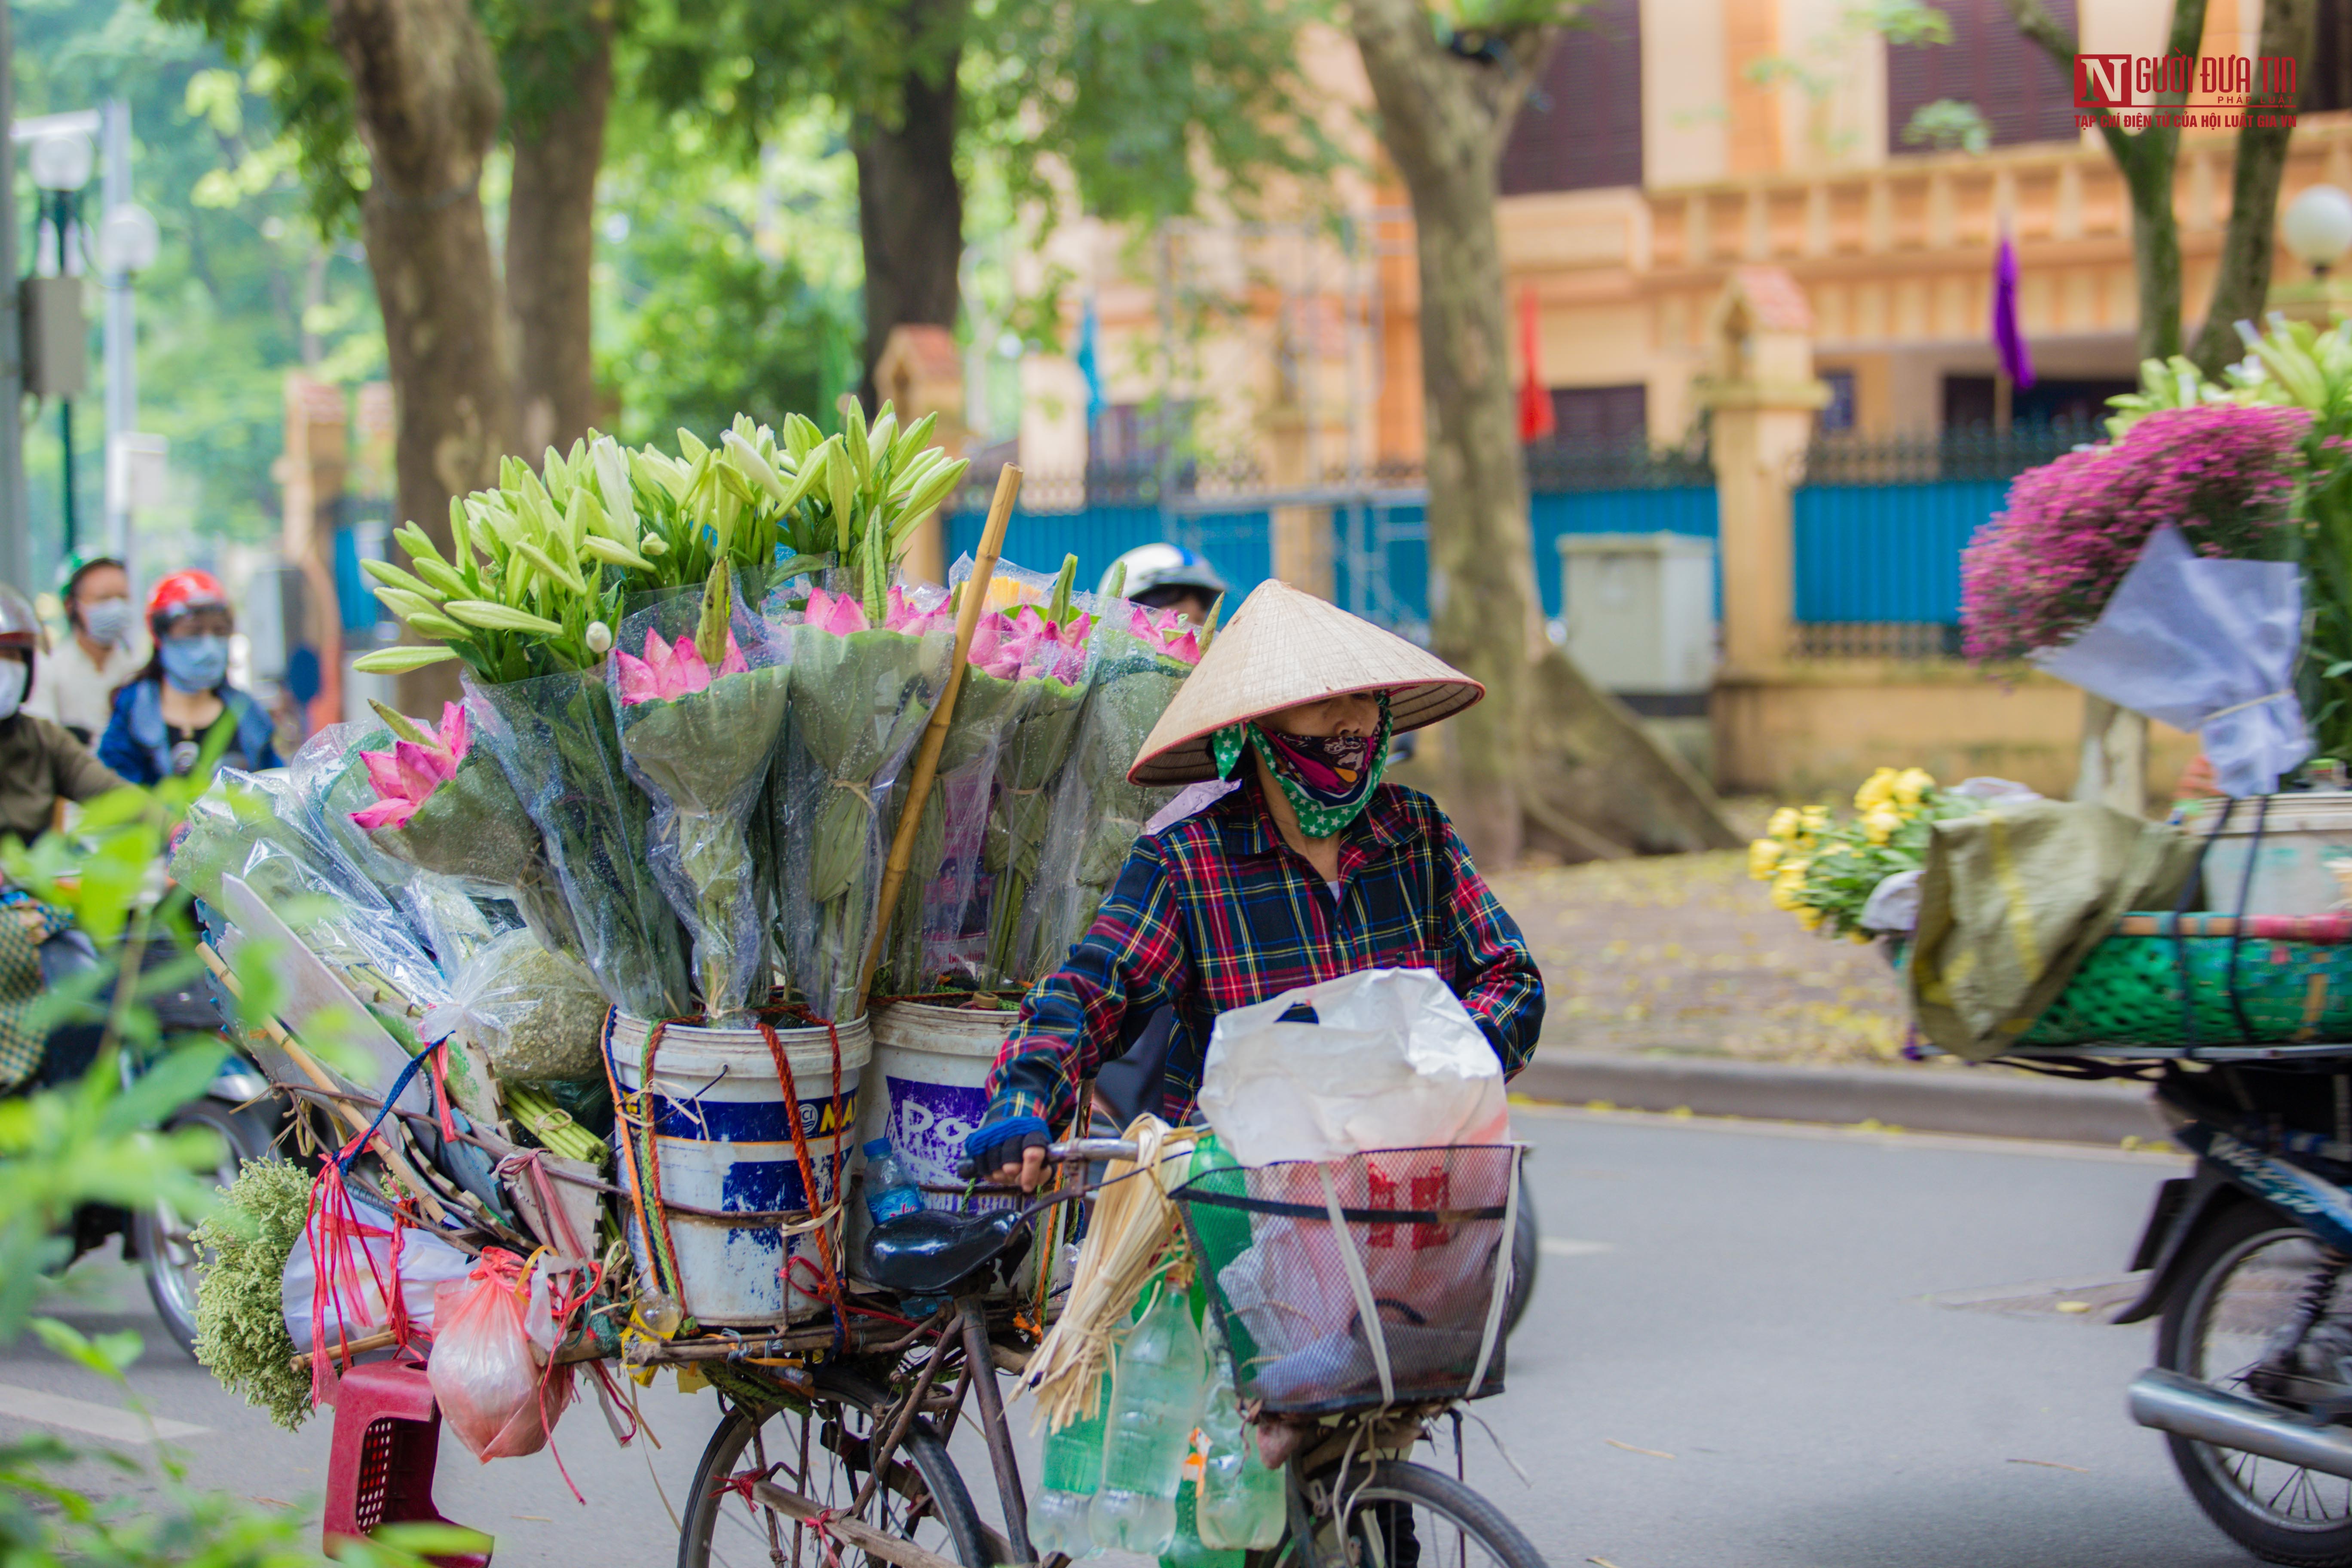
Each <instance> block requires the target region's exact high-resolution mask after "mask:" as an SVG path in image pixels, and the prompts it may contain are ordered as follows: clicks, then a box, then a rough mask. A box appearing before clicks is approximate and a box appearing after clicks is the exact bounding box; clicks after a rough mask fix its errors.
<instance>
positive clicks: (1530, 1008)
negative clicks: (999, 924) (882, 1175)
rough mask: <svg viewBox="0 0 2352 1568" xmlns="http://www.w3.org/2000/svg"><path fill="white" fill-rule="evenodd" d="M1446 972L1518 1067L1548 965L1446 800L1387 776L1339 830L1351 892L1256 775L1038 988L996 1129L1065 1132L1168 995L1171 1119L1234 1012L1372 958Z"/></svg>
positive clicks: (999, 1091)
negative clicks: (1294, 837) (1329, 878)
mask: <svg viewBox="0 0 2352 1568" xmlns="http://www.w3.org/2000/svg"><path fill="white" fill-rule="evenodd" d="M1371 968H1386V969H1433V970H1435V971H1436V972H1437V973H1439V974H1441V975H1443V976H1444V979H1445V983H1446V984H1448V985H1449V986H1451V987H1452V988H1453V990H1454V994H1455V995H1457V996H1459V997H1460V998H1461V999H1462V1004H1463V1005H1464V1006H1465V1007H1466V1008H1467V1009H1468V1010H1469V1013H1470V1016H1471V1017H1473V1018H1474V1019H1475V1020H1476V1021H1477V1024H1478V1026H1479V1028H1480V1029H1481V1030H1483V1031H1484V1032H1485V1034H1486V1038H1487V1040H1488V1041H1489V1042H1490V1043H1491V1044H1492V1045H1493V1046H1494V1047H1495V1054H1496V1057H1498V1058H1501V1060H1502V1063H1503V1070H1504V1072H1505V1073H1506V1074H1513V1073H1517V1071H1518V1070H1519V1068H1522V1067H1524V1066H1526V1065H1527V1060H1528V1056H1529V1055H1530V1054H1532V1053H1533V1051H1534V1050H1535V1046H1536V1037H1537V1035H1538V1033H1539V1032H1540V1031H1541V1029H1542V1026H1543V1005H1544V999H1543V976H1542V975H1541V974H1540V973H1538V972H1537V969H1536V963H1535V959H1534V957H1533V956H1532V955H1531V954H1530V953H1529V952H1528V944H1527V940H1526V939H1525V938H1524V937H1522V936H1521V935H1520V934H1519V928H1518V927H1517V924H1515V923H1514V922H1513V921H1512V920H1511V917H1510V916H1509V915H1507V914H1506V913H1504V912H1503V907H1502V905H1500V904H1499V903H1497V902H1496V900H1495V895H1494V894H1493V893H1492V892H1490V891H1488V890H1487V888H1486V882H1485V880H1484V879H1481V878H1480V877H1479V875H1478V871H1477V868H1475V866H1473V865H1472V864H1471V863H1470V856H1469V852H1468V851H1467V850H1466V849H1465V848H1464V847H1463V844H1462V839H1461V837H1460V836H1459V835H1457V834H1456V833H1455V832H1454V825H1453V824H1452V823H1451V822H1449V821H1447V820H1446V817H1445V814H1444V812H1442V811H1440V810H1438V809H1437V804H1436V803H1435V802H1434V801H1433V800H1431V799H1430V798H1429V797H1428V796H1427V795H1422V794H1420V793H1419V792H1417V791H1414V790H1409V789H1404V788H1401V787H1399V786H1398V785H1395V784H1382V785H1381V786H1380V789H1379V791H1378V792H1377V793H1376V794H1375V795H1373V797H1372V800H1371V802H1370V805H1367V806H1366V807H1365V808H1364V810H1363V812H1362V813H1361V814H1360V816H1358V817H1357V818H1356V820H1355V821H1353V822H1351V823H1349V825H1348V826H1347V828H1346V829H1345V830H1344V831H1343V832H1342V833H1341V834H1340V837H1339V896H1338V898H1337V899H1334V897H1333V896H1332V891H1331V888H1330V885H1329V884H1328V883H1326V882H1325V881H1324V880H1323V879H1322V877H1321V876H1320V875H1318V873H1317V871H1316V870H1315V868H1314V867H1313V866H1311V865H1309V864H1308V863H1307V858H1306V857H1304V856H1302V855H1300V854H1299V853H1298V852H1297V850H1295V849H1293V848H1291V847H1289V846H1288V845H1287V844H1286V843H1284V842H1283V839H1282V835H1281V831H1280V829H1278V828H1277V827H1276V826H1275V822H1274V818H1273V816H1271V815H1269V814H1268V812H1267V810H1266V805H1265V794H1264V791H1263V790H1262V789H1261V787H1260V786H1259V784H1258V782H1257V780H1256V779H1255V778H1248V779H1246V780H1245V781H1244V783H1243V784H1242V786H1241V787H1240V788H1239V789H1237V790H1234V792H1233V793H1232V794H1230V795H1226V796H1224V797H1223V798H1222V799H1220V800H1218V801H1216V802H1215V803H1214V804H1213V805H1210V806H1209V807H1208V808H1207V809H1206V810H1204V811H1202V812H1201V813H1199V814H1198V815H1197V816H1190V817H1187V818H1185V819H1184V820H1183V821H1181V822H1178V823H1176V824H1174V825H1172V826H1170V827H1168V828H1167V829H1165V830H1164V831H1162V832H1160V833H1158V834H1154V835H1151V836H1150V837H1144V838H1139V839H1138V840H1137V841H1136V845H1135V847H1134V849H1133V850H1132V851H1130V852H1129V856H1128V859H1127V865H1126V866H1125V867H1124V868H1122V869H1121V870H1120V872H1119V878H1118V884H1117V885H1116V886H1115V887H1113V888H1112V889H1111V892H1110V896H1109V897H1108V898H1107V899H1105V900H1103V906H1102V909H1101V910H1100V911H1099V912H1097V914H1096V916H1095V921H1094V924H1093V926H1092V927H1090V928H1089V929H1088V930H1087V934H1086V938H1085V940H1084V941H1082V942H1079V943H1078V944H1077V945H1076V947H1074V948H1072V949H1071V950H1070V956H1069V958H1068V960H1067V961H1066V963H1064V964H1063V965H1062V967H1061V968H1060V969H1059V970H1057V971H1056V972H1055V973H1052V974H1049V975H1047V976H1046V977H1045V979H1043V980H1041V981H1039V982H1038V983H1037V984H1035V985H1034V986H1033V987H1032V988H1031V989H1030V992H1029V994H1028V995H1027V996H1026V997H1024V998H1023V1000H1022V1004H1021V1018H1020V1021H1019V1023H1017V1024H1016V1025H1015V1026H1013V1033H1012V1035H1011V1036H1010V1037H1008V1038H1007V1039H1006V1040H1005V1042H1004V1047H1003V1050H1002V1051H1000V1052H999V1053H998V1055H997V1058H996V1068H995V1070H994V1071H993V1072H992V1073H991V1074H990V1076H989V1080H988V1087H989V1114H988V1120H989V1121H992V1122H993V1121H1003V1120H1004V1119H1005V1118H1007V1117H1011V1116H1024V1115H1026V1116H1042V1117H1044V1118H1045V1119H1046V1121H1049V1122H1051V1123H1053V1124H1055V1125H1057V1126H1058V1125H1059V1124H1060V1123H1061V1122H1062V1121H1064V1120H1065V1119H1066V1118H1067V1117H1068V1115H1069V1114H1070V1111H1071V1110H1072V1109H1073V1107H1074V1105H1075V1103H1076V1086H1077V1083H1078V1080H1080V1079H1087V1078H1092V1077H1093V1076H1094V1073H1095V1069H1096V1068H1097V1066H1098V1065H1099V1064H1100V1063H1101V1062H1103V1061H1105V1060H1108V1059H1114V1058H1118V1056H1120V1055H1122V1054H1123V1053H1124V1051H1125V1049H1126V1047H1127V1045H1128V1044H1129V1043H1131V1042H1132V1041H1133V1039H1134V1037H1135V1036H1136V1035H1137V1034H1138V1033H1139V1032H1140V1029H1141V1027H1142V1026H1143V1024H1144V1022H1145V1021H1146V1020H1147V1019H1149V1018H1150V1016H1151V1015H1152V1014H1153V1013H1154V1012H1156V1011H1157V1010H1158V1009H1159V1008H1160V1007H1162V1006H1172V1007H1173V1008H1174V1009H1175V1012H1176V1016H1175V1022H1174V1027H1173V1029H1172V1030H1171V1035H1170V1039H1169V1050H1168V1080H1167V1092H1166V1097H1165V1100H1163V1103H1162V1107H1161V1110H1160V1114H1161V1116H1162V1117H1164V1118H1165V1119H1166V1120H1168V1121H1171V1122H1178V1121H1182V1120H1183V1119H1184V1118H1185V1117H1186V1116H1188V1115H1190V1114H1191V1113H1192V1100H1193V1095H1194V1093H1195V1091H1196V1090H1197V1089H1199V1087H1200V1081H1201V1067H1202V1057H1203V1055H1204V1054H1205V1052H1206V1051H1207V1049H1208V1042H1209V1031H1210V1028H1211V1026H1213V1024H1215V1022H1216V1019H1217V1016H1218V1015H1219V1014H1220V1013H1223V1012H1226V1011H1229V1010H1230V1009H1232V1008H1234V1007H1246V1006H1249V1005H1252V1004H1254V1003H1258V1002H1264V1001H1266V1000H1268V999H1270V998H1272V997H1274V996H1277V995H1279V994H1282V993H1283V992H1285V991H1289V990H1292V989H1294V988H1296V987H1297V986H1301V985H1310V984H1315V983H1316V982H1318V981H1322V980H1331V979H1336V978H1338V977H1339V976H1340V975H1342V974H1350V973H1355V972H1356V971H1357V970H1360V969H1371Z"/></svg>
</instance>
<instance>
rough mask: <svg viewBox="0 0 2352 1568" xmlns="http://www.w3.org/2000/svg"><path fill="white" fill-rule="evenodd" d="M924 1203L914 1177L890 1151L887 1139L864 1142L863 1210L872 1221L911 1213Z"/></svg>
mask: <svg viewBox="0 0 2352 1568" xmlns="http://www.w3.org/2000/svg"><path fill="white" fill-rule="evenodd" d="M922 1206H923V1190H922V1189H921V1188H920V1187H919V1186H917V1185H915V1178H914V1177H912V1176H910V1175H908V1174H907V1167H906V1166H904V1165H902V1164H900V1163H898V1155H896V1154H893V1153H892V1152H890V1140H888V1139H887V1138H876V1139H871V1140H869V1141H868V1142H866V1213H867V1214H870V1215H873V1216H874V1223H875V1224H876V1225H880V1224H881V1223H882V1222H883V1221H884V1220H887V1219H897V1218H898V1216H899V1215H902V1214H912V1213H914V1212H915V1210H917V1209H919V1208H921V1207H922Z"/></svg>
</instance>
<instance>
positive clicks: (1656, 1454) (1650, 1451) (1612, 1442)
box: [1601, 1437, 1674, 1459]
mask: <svg viewBox="0 0 2352 1568" xmlns="http://www.w3.org/2000/svg"><path fill="white" fill-rule="evenodd" d="M1601 1441H1602V1442H1604V1443H1606V1444H1608V1445H1609V1446H1610V1447H1612V1448H1622V1449H1624V1450H1625V1451H1626V1452H1627V1453H1629V1454H1647V1455H1649V1456H1650V1458H1654V1459H1671V1458H1674V1456H1673V1455H1672V1454H1666V1453H1661V1452H1660V1451H1659V1450H1657V1449H1655V1448H1637V1447H1634V1446H1633V1444H1631V1443H1620V1442H1619V1441H1618V1440H1617V1439H1616V1438H1614V1437H1603V1438H1601Z"/></svg>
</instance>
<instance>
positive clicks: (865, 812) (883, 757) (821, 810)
mask: <svg viewBox="0 0 2352 1568" xmlns="http://www.w3.org/2000/svg"><path fill="white" fill-rule="evenodd" d="M774 603H775V601H774V600H771V604H772V605H773V604H774ZM781 629H782V634H783V636H784V637H786V639H787V640H789V642H790V643H791V646H792V655H791V663H792V667H793V678H792V699H791V701H790V703H789V704H788V707H789V710H790V719H789V721H788V722H787V723H786V725H785V727H784V743H783V747H782V752H781V753H780V760H781V761H782V764H783V765H782V768H781V769H780V770H778V771H779V772H780V773H781V776H782V790H781V791H780V792H779V793H778V795H777V797H776V800H775V805H777V806H778V807H780V810H781V818H782V832H783V844H782V848H783V854H782V858H781V861H782V866H781V869H782V875H781V877H779V878H778V879H776V880H775V883H774V888H773V897H774V904H773V908H774V909H775V910H776V912H777V921H776V923H777V926H778V927H779V929H780V931H781V934H782V938H783V940H784V943H785V952H786V961H787V966H788V968H789V970H790V972H791V974H792V977H793V981H794V982H795V983H796V984H798V985H799V987H800V989H801V992H802V994H803V996H804V997H805V998H806V999H807V1002H808V1005H809V1006H810V1008H811V1009H812V1010H814V1012H815V1013H816V1014H817V1016H820V1017H825V1018H838V1017H840V1016H841V1015H842V1012H843V1010H844V1009H846V1008H849V1007H852V1006H854V1005H856V996H857V988H858V984H859V982H860V981H861V980H862V979H863V978H864V974H863V971H864V967H865V963H866V945H867V943H868V942H869V941H870V940H871V938H872V935H873V930H874V917H875V911H876V905H877V902H878V901H879V899H880V896H881V880H882V861H883V857H884V854H885V844H884V838H883V827H884V824H885V823H886V822H887V821H889V820H891V814H890V810H889V806H890V793H891V790H892V789H893V787H894V786H895V785H896V784H897V783H898V774H899V772H900V770H901V769H902V768H904V766H905V765H906V763H907V759H908V756H909V754H911V753H912V752H913V751H914V749H915V744H916V742H918V741H919V740H920V739H921V738H922V733H923V726H924V725H926V724H928V723H929V722H930V717H931V708H932V705H933V704H935V703H936V702H937V701H938V700H939V696H940V687H941V685H942V684H943V682H944V681H945V679H946V676H947V665H948V659H949V658H950V655H951V654H952V653H953V651H954V640H955V639H954V633H953V630H952V629H951V628H950V627H949V626H946V625H945V624H944V620H943V618H934V619H931V620H929V621H928V622H927V623H926V624H925V625H924V626H923V629H922V630H921V631H920V633H919V635H916V634H910V633H908V632H897V631H891V630H889V629H888V628H887V627H883V628H867V627H866V626H865V618H864V615H863V613H862V612H860V611H857V610H856V606H855V605H852V604H850V602H849V601H846V600H843V599H838V598H835V597H834V596H833V595H827V594H824V593H823V592H822V591H819V592H817V593H815V594H813V595H811V596H810V598H809V600H808V603H807V605H806V607H805V610H804V612H803V618H802V619H800V620H798V621H796V622H793V623H792V624H789V625H785V626H782V628H781Z"/></svg>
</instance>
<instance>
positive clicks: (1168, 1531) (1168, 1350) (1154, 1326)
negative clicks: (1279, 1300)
mask: <svg viewBox="0 0 2352 1568" xmlns="http://www.w3.org/2000/svg"><path fill="white" fill-rule="evenodd" d="M1207 1371H1208V1368H1207V1363H1206V1362H1205V1361H1204V1359H1203V1358H1202V1353H1201V1331H1200V1330H1199V1329H1197V1328H1195V1327H1194V1326H1193V1324H1192V1303H1191V1302H1190V1301H1189V1300H1186V1299H1185V1298H1184V1297H1183V1296H1181V1295H1180V1294H1178V1293H1177V1292H1175V1291H1172V1290H1170V1289H1166V1288H1165V1287H1164V1286H1163V1287H1162V1288H1161V1289H1160V1300H1159V1301H1158V1302H1157V1303H1156V1304H1155V1305H1154V1306H1153V1307H1152V1309H1151V1310H1150V1311H1149V1312H1147V1313H1145V1314H1144V1316H1143V1321H1141V1322H1139V1323H1138V1324H1136V1325H1135V1327H1134V1328H1133V1329H1132V1330H1131V1331H1129V1333H1128V1336H1127V1342H1126V1343H1124V1344H1122V1345H1120V1346H1119V1347H1118V1354H1117V1356H1116V1358H1115V1359H1114V1361H1113V1363H1112V1367H1111V1400H1110V1423H1109V1425H1108V1427H1106V1428H1105V1431H1104V1436H1103V1460H1102V1489H1101V1490H1100V1491H1098V1492H1097V1493H1096V1494H1095V1506H1094V1508H1093V1510H1092V1511H1091V1512H1090V1514H1089V1515H1088V1521H1089V1522H1090V1523H1091V1524H1092V1525H1093V1527H1094V1537H1095V1544H1096V1545H1097V1547H1099V1548H1101V1549H1102V1550H1104V1551H1106V1552H1111V1551H1118V1552H1134V1553H1136V1554H1137V1555H1138V1556H1140V1557H1157V1556H1159V1555H1160V1553H1161V1552H1164V1551H1166V1550H1167V1548H1168V1543H1169V1542H1171V1540H1173V1539H1174V1538H1175V1534H1176V1483H1177V1482H1178V1480H1180V1479H1181V1478H1182V1475H1183V1471H1184V1456H1185V1455H1186V1454H1187V1453H1189V1452H1191V1451H1192V1427H1193V1426H1194V1425H1195V1424H1196V1423H1197V1422H1199V1420H1200V1419H1201V1397H1202V1386H1201V1385H1202V1384H1203V1383H1205V1382H1206V1381H1207Z"/></svg>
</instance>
